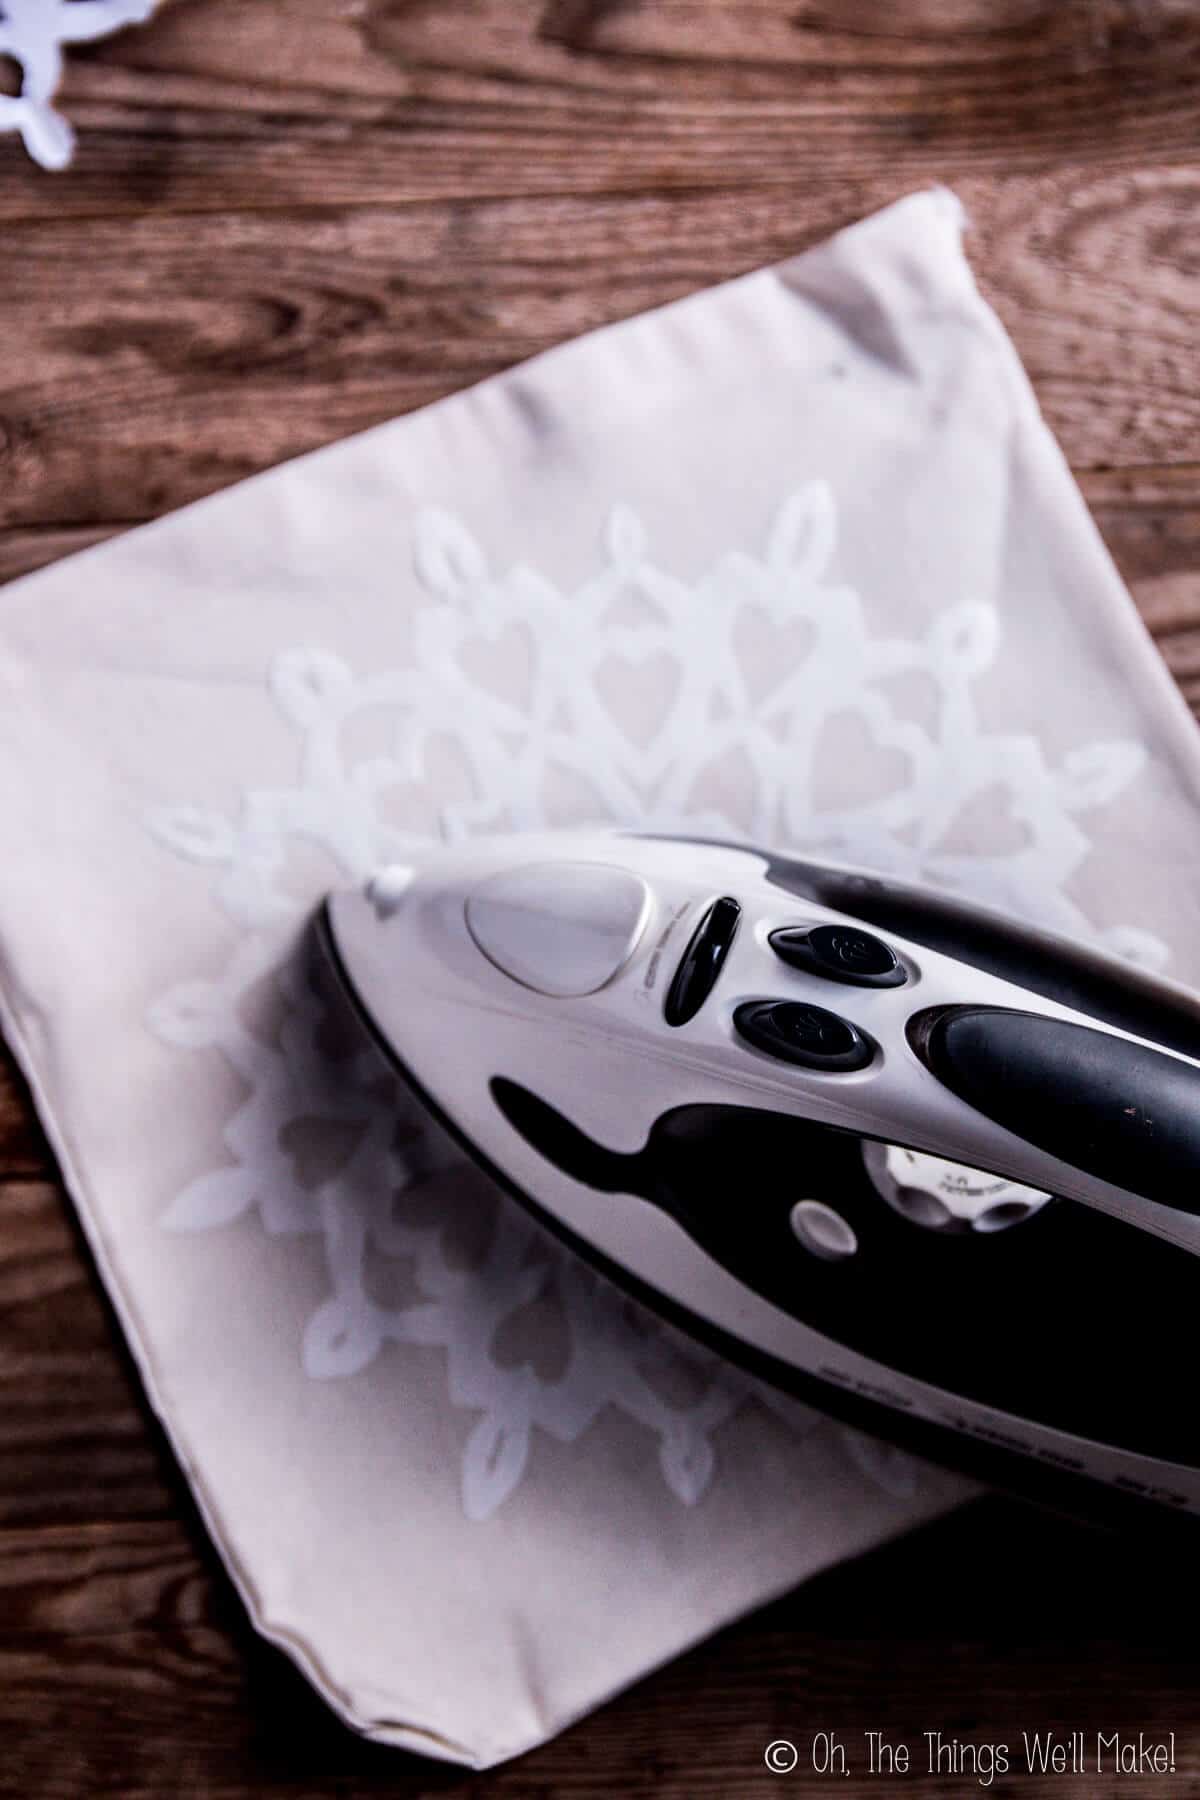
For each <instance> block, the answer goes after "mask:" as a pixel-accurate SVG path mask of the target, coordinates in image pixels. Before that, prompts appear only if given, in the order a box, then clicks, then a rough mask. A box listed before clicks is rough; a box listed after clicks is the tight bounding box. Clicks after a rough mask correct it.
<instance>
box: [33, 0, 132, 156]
mask: <svg viewBox="0 0 1200 1800" xmlns="http://www.w3.org/2000/svg"><path fill="white" fill-rule="evenodd" d="M158 4H159V0H0V56H9V57H11V58H12V60H13V61H14V62H15V63H16V64H17V66H18V67H19V69H20V71H21V91H20V93H19V94H0V131H19V132H20V133H21V136H22V138H23V139H24V142H25V148H26V149H27V150H28V152H29V154H30V156H32V157H33V159H34V161H35V162H39V163H41V165H42V167H43V168H44V169H65V168H66V166H67V164H68V163H69V162H70V160H71V155H72V152H73V151H74V148H75V138H74V134H73V132H72V130H71V127H70V126H69V125H68V124H67V121H66V120H65V119H64V118H63V116H62V114H61V113H58V112H56V111H55V110H54V106H53V100H54V95H55V93H56V91H57V89H58V84H59V82H60V81H61V79H62V72H63V56H62V47H63V45H64V44H83V43H89V42H91V41H92V40H93V39H94V38H101V37H107V36H108V35H109V33H110V32H113V31H120V30H122V28H123V27H124V26H126V25H144V24H145V22H146V20H147V19H148V18H149V17H150V15H151V13H153V11H154V10H155V7H156V6H157V5H158Z"/></svg>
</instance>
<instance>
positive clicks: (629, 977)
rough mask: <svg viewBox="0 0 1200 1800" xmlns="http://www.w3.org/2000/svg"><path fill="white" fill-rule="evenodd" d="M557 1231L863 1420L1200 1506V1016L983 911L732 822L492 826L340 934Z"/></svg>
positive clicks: (1003, 1469)
mask: <svg viewBox="0 0 1200 1800" xmlns="http://www.w3.org/2000/svg"><path fill="white" fill-rule="evenodd" d="M323 933H324V938H325V943H326V947H327V950H328V952H329V954H330V957H331V959H332V961H333V964H334V966H335V969H336V970H337V971H338V973H339V974H340V976H341V979H342V981H343V983H344V985H345V987H346V988H347V989H348V991H349V993H350V995H351V996H352V998H353V999H354V1001H355V1002H356V1004H357V1006H358V1008H359V1010H360V1011H361V1013H362V1015H363V1017H364V1018H365V1020H366V1022H367V1023H368V1024H369V1025H370V1026H371V1028H372V1029H373V1031H374V1033H375V1035H376V1036H377V1037H378V1039H379V1040H380V1042H381V1043H382V1044H383V1046H384V1048H385V1049H386V1051H387V1052H388V1054H389V1056H390V1057H391V1059H392V1060H393V1062H394V1063H395V1065H396V1066H397V1068H398V1069H399V1070H400V1071H401V1072H402V1074H403V1075H404V1076H405V1077H406V1078H407V1079H408V1080H409V1082H410V1083H411V1084H412V1086H413V1087H414V1089H415V1090H416V1091H417V1092H418V1093H419V1094H420V1095H421V1096H422V1098H424V1099H425V1100H426V1102H427V1103H428V1104H429V1105H430V1106H431V1107H432V1109H433V1111H434V1112H435V1114H436V1115H438V1116H439V1117H440V1118H441V1119H442V1121H443V1123H445V1124H446V1125H448V1126H449V1128H450V1129H451V1131H452V1132H453V1133H454V1134H455V1135H456V1136H457V1137H458V1138H459V1139H461V1141H462V1143H463V1144H464V1145H465V1146H466V1148H467V1149H468V1150H469V1151H470V1152H471V1153H472V1155H473V1156H474V1157H475V1158H476V1159H477V1160H478V1161H479V1162H480V1163H481V1164H482V1165H483V1166H484V1167H485V1168H486V1169H488V1170H489V1171H490V1172H491V1173H492V1174H493V1175H495V1176H496V1177H497V1178H498V1179H499V1180H500V1181H501V1182H502V1183H503V1184H504V1185H505V1186H506V1187H507V1188H508V1189H510V1190H511V1191H512V1192H513V1193H514V1194H515V1195H517V1196H518V1197H519V1198H520V1199H521V1200H523V1201H524V1202H525V1203H526V1204H527V1205H528V1206H529V1207H530V1208H531V1209H532V1210H533V1211H534V1212H535V1213H536V1214H537V1215H538V1216H539V1217H540V1218H541V1219H543V1220H544V1221H545V1222H546V1223H547V1224H549V1225H550V1226H552V1227H553V1228H554V1229H555V1230H556V1231H558V1232H559V1233H560V1234H562V1235H564V1236H565V1237H566V1238H567V1239H568V1240H569V1241H570V1242H571V1243H572V1244H573V1245H574V1246H576V1247H577V1248H578V1249H579V1250H581V1251H582V1252H584V1253H585V1254H587V1255H588V1256H590V1257H591V1258H592V1259H593V1260H594V1261H596V1262H598V1263H599V1264H600V1265H601V1266H602V1267H603V1268H604V1269H606V1270H607V1271H608V1272H609V1273H610V1274H612V1275H614V1276H615V1277H616V1278H617V1279H618V1280H619V1281H621V1282H623V1283H624V1284H625V1286H626V1287H627V1288H630V1289H632V1291H634V1292H635V1293H636V1294H637V1295H638V1296H639V1297H640V1298H642V1299H644V1300H648V1301H649V1302H650V1303H651V1304H652V1305H653V1306H655V1307H656V1308H657V1309H658V1310H659V1311H660V1312H662V1313H664V1314H666V1315H667V1316H668V1317H670V1318H672V1319H673V1320H675V1321H676V1322H677V1323H679V1324H682V1325H683V1326H684V1327H685V1329H687V1330H689V1331H691V1332H692V1333H693V1334H694V1335H696V1336H698V1337H700V1338H701V1339H703V1340H704V1341H706V1342H707V1343H709V1344H711V1345H714V1346H715V1347H716V1348H718V1349H719V1350H721V1351H722V1352H723V1353H725V1354H727V1355H729V1356H731V1357H733V1358H735V1359H737V1360H740V1361H741V1362H742V1363H744V1364H746V1365H748V1366H750V1367H751V1368H753V1369H754V1370H756V1371H757V1372H759V1373H760V1374H763V1375H765V1376H766V1377H767V1378H768V1379H769V1380H771V1381H774V1382H776V1383H778V1384H780V1385H782V1386H784V1387H787V1388H789V1389H791V1390H793V1391H795V1392H799V1393H801V1394H803V1395H804V1396H806V1397H807V1398H810V1399H812V1400H813V1401H814V1403H816V1404H818V1405H821V1406H823V1407H825V1409H826V1410H828V1411H831V1412H834V1413H839V1414H841V1415H842V1416H844V1417H849V1418H851V1419H853V1420H854V1421H855V1422H857V1423H861V1424H865V1425H867V1426H868V1427H871V1428H873V1429H877V1430H882V1431H884V1432H887V1433H889V1434H890V1435H892V1436H893V1437H898V1438H900V1439H901V1440H902V1441H907V1442H909V1443H911V1444H914V1445H915V1446H916V1447H917V1448H918V1449H920V1450H923V1451H925V1452H927V1453H931V1454H933V1455H934V1456H936V1457H938V1458H940V1459H941V1460H943V1461H947V1460H949V1461H952V1462H955V1463H957V1464H959V1465H960V1466H966V1467H968V1468H972V1469H977V1470H982V1471H983V1472H984V1473H986V1474H988V1475H989V1476H992V1477H995V1476H996V1475H998V1474H999V1475H1000V1476H1001V1477H1002V1478H1011V1476H1012V1474H1013V1471H1014V1469H1015V1468H1020V1469H1021V1470H1022V1471H1024V1472H1025V1473H1029V1472H1032V1471H1035V1470H1037V1471H1041V1472H1042V1474H1043V1475H1044V1476H1050V1477H1051V1478H1052V1482H1053V1485H1056V1486H1057V1487H1058V1488H1059V1490H1060V1492H1061V1489H1062V1487H1063V1486H1064V1485H1065V1486H1066V1488H1067V1489H1068V1490H1070V1491H1071V1492H1072V1493H1073V1495H1074V1497H1075V1498H1078V1497H1079V1494H1080V1493H1086V1494H1088V1495H1089V1496H1094V1495H1095V1494H1096V1493H1097V1492H1098V1490H1097V1489H1096V1487H1095V1485H1094V1484H1104V1485H1106V1486H1107V1487H1108V1488H1109V1489H1114V1490H1119V1491H1121V1492H1123V1493H1124V1494H1126V1495H1130V1496H1136V1497H1139V1498H1142V1499H1149V1500H1155V1501H1159V1502H1162V1503H1163V1504H1164V1505H1166V1506H1168V1507H1171V1508H1175V1509H1177V1510H1179V1511H1180V1512H1184V1513H1187V1512H1196V1511H1197V1510H1200V1408H1197V1407H1196V1406H1193V1405H1192V1404H1191V1395H1190V1389H1189V1386H1188V1383H1189V1381H1190V1376H1189V1371H1190V1369H1191V1368H1192V1366H1193V1363H1194V1362H1195V1361H1196V1337H1195V1333H1196V1329H1197V1323H1198V1319H1197V1309H1196V1298H1197V1293H1198V1292H1200V1284H1198V1282H1197V1264H1196V1261H1195V1257H1196V1255H1197V1253H1198V1252H1200V1179H1198V1174H1200V1003H1198V1002H1197V1000H1196V999H1195V998H1193V997H1192V996H1191V995H1190V994H1189V993H1187V992H1186V991H1185V990H1183V989H1181V988H1178V987H1175V986H1173V985H1172V984H1170V983H1167V982H1164V981H1160V980H1157V979H1154V978H1151V977H1149V976H1147V975H1145V974H1142V973H1139V972H1138V971H1136V970H1133V969H1131V968H1129V967H1126V966H1124V965H1122V964H1117V963H1114V962H1113V961H1111V960H1109V959H1107V958H1105V957H1102V956H1100V955H1097V954H1093V953H1092V952H1090V951H1085V950H1081V949H1080V948H1078V947H1077V946H1075V945H1073V944H1071V943H1068V942H1066V941H1064V940H1061V939H1058V938H1054V937H1051V936H1048V935H1045V934H1042V933H1040V932H1035V931H1031V930H1027V929H1024V928H1022V927H1018V926H1017V925H1015V924H1013V923H1012V922H1011V921H1009V920H1008V919H1006V918H1004V917H1002V916H1000V915H999V914H996V913H992V912H988V911H985V910H982V909H979V908H976V907H974V906H969V905H967V904H965V903H964V902H963V901H962V900H960V899H957V898H950V897H948V896H946V895H944V894H941V893H937V892H934V891H932V890H925V889H920V888H916V887H913V886H906V885H903V884H900V883H898V882H895V881H892V880H890V879H885V878H880V877H878V876H875V875H870V874H865V873H862V872H859V871H855V870H851V869H847V868H839V867H834V866H831V865H826V864H821V863H817V862H812V861H802V860H796V859H794V858H789V857H783V856H777V855H774V854H771V853H769V852H767V851H763V850H757V849H753V848H749V847H745V846H738V845H731V844H723V843H717V842H711V841H707V840H694V839H683V838H667V837H654V836H635V835H626V834H618V833H614V832H608V831H604V832H601V831H594V832H588V833H572V834H563V833H556V834H546V835H543V836H540V837H533V836H524V837H514V838H503V839H492V840H476V841H474V842H470V843H468V844H465V845H463V846H461V847H458V848H455V849H453V850H447V851H445V852H441V853H439V854H438V855H436V856H435V857H434V858H433V859H432V860H431V861H430V862H429V863H428V864H427V865H425V866H423V867H422V868H420V869H419V870H418V871H416V872H412V873H410V872H407V871H399V870H385V871H383V872H382V873H381V874H380V875H379V876H378V877H377V878H376V879H375V880H374V881H372V882H371V883H369V884H368V885H367V887H366V888H365V889H364V890H363V891H359V892H347V893H339V894H336V895H334V896H333V897H331V898H330V899H329V901H328V902H327V903H326V906H325V909H324V914H323Z"/></svg>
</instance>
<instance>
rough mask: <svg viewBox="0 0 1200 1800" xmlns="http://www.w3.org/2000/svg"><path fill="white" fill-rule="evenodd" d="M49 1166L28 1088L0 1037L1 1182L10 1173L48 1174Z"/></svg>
mask: <svg viewBox="0 0 1200 1800" xmlns="http://www.w3.org/2000/svg"><path fill="white" fill-rule="evenodd" d="M52 1169H53V1159H52V1157H51V1155H50V1149H49V1146H48V1145H47V1143H46V1140H45V1138H44V1137H43V1135H42V1131H41V1127H40V1126H39V1125H38V1123H37V1120H36V1119H35V1118H34V1114H33V1106H32V1103H31V1101H30V1099H29V1091H28V1089H27V1088H26V1086H25V1082H24V1080H23V1079H22V1077H21V1074H20V1072H19V1071H18V1069H17V1066H16V1064H15V1063H14V1062H13V1059H12V1056H11V1053H10V1052H9V1049H8V1046H7V1045H6V1044H5V1042H4V1039H3V1037H0V1183H2V1182H4V1181H5V1180H8V1179H10V1178H11V1177H13V1176H23V1175H49V1174H50V1173H51V1172H52Z"/></svg>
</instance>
